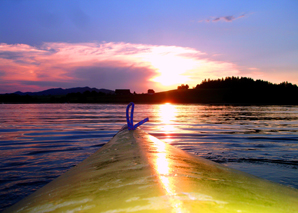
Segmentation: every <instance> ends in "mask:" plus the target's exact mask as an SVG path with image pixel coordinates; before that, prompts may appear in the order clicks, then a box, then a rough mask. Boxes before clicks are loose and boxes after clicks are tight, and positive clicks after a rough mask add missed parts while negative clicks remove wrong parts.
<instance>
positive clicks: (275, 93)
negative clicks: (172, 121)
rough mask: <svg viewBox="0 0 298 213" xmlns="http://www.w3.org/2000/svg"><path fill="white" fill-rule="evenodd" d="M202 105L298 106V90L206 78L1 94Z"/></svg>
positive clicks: (33, 99) (14, 99)
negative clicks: (126, 87)
mask: <svg viewBox="0 0 298 213" xmlns="http://www.w3.org/2000/svg"><path fill="white" fill-rule="evenodd" d="M128 102H135V103H148V104H150V103H152V104H154V103H156V104H159V103H166V102H170V103H202V104H293V105H296V104H298V87H297V85H295V84H291V83H288V82H282V83H280V84H273V83H270V82H268V81H263V80H253V79H251V78H246V77H241V78H240V77H227V78H223V79H216V80H210V79H208V80H207V79H206V80H204V81H202V82H201V83H200V84H198V85H197V86H196V87H194V88H192V89H190V88H189V86H188V85H181V86H179V87H178V89H176V90H170V91H165V92H158V93H153V94H152V93H151V94H147V93H146V94H145V93H143V94H136V93H128V94H117V93H104V92H100V91H99V92H97V91H85V92H83V93H80V92H76V93H69V94H66V95H28V94H27V95H20V94H17V93H12V94H2V95H0V103H128Z"/></svg>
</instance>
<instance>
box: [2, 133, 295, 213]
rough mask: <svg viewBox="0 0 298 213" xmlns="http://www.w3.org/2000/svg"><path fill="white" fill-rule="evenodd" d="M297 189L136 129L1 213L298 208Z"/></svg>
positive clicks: (221, 210)
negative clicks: (207, 157)
mask: <svg viewBox="0 0 298 213" xmlns="http://www.w3.org/2000/svg"><path fill="white" fill-rule="evenodd" d="M297 211H298V190H296V189H293V188H290V187H286V186H282V185H280V184H276V183H272V182H270V181H266V180H263V179H260V178H257V177H255V176H252V175H249V174H247V173H244V172H240V171H237V170H234V169H230V168H228V167H225V166H222V165H220V164H217V163H214V162H211V161H209V160H206V159H203V158H200V157H197V156H193V155H191V154H188V153H186V152H184V151H182V150H180V149H178V148H175V147H173V146H171V145H169V144H167V143H165V142H162V141H160V140H158V139H157V138H155V137H153V136H151V135H149V134H147V133H146V132H144V131H143V130H141V129H140V128H138V129H136V130H130V131H129V130H127V129H126V130H122V131H120V132H119V133H118V134H117V135H116V136H114V137H113V138H112V139H111V141H110V142H109V143H107V144H106V145H104V146H103V147H102V148H101V149H99V150H98V151H97V152H96V153H94V154H93V155H91V156H90V157H89V158H87V159H86V160H84V161H83V162H82V163H80V164H79V165H78V166H75V167H73V168H71V169H70V170H69V171H68V172H66V173H65V174H63V175H62V176H60V177H59V178H57V179H55V180H54V181H52V182H51V183H49V184H47V185H46V186H44V187H43V188H41V189H39V190H37V191H36V192H35V193H33V194H32V195H30V196H28V197H26V198H25V199H23V200H21V201H20V202H18V203H17V204H15V205H13V206H12V207H10V208H8V209H6V210H5V211H4V212H96V213H98V212H104V213H118V212H119V213H122V212H190V213H193V212H201V213H207V212H212V213H215V212H223V213H229V212H233V213H239V212H243V213H245V212H252V213H257V212H262V213H266V212H268V213H273V212H289V213H293V212H297Z"/></svg>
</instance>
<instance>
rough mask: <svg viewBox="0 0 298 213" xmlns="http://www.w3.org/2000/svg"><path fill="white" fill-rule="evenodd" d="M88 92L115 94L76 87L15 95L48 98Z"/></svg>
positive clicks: (108, 91)
mask: <svg viewBox="0 0 298 213" xmlns="http://www.w3.org/2000/svg"><path fill="white" fill-rule="evenodd" d="M86 91H89V92H93V91H95V92H102V93H105V94H114V93H115V92H114V91H113V90H108V89H97V88H90V87H75V88H69V89H62V88H54V89H48V90H44V91H40V92H20V91H17V92H15V93H13V94H16V95H21V96H24V95H29V96H47V95H54V96H55V95H67V94H70V93H84V92H86Z"/></svg>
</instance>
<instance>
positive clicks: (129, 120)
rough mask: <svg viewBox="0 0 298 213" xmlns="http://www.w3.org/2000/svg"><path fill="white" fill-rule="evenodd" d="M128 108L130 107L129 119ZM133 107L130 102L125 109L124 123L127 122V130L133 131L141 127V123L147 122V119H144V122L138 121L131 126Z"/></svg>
mask: <svg viewBox="0 0 298 213" xmlns="http://www.w3.org/2000/svg"><path fill="white" fill-rule="evenodd" d="M130 107H131V112H130V117H129V109H130ZM134 107H135V104H134V103H133V102H130V103H129V104H128V105H127V107H126V121H127V126H128V130H134V129H136V128H137V127H138V126H141V125H142V124H143V123H145V122H147V121H149V118H145V119H144V120H142V121H140V122H139V123H137V124H136V125H133V110H134Z"/></svg>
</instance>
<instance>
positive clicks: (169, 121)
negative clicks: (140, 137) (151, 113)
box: [159, 103, 177, 143]
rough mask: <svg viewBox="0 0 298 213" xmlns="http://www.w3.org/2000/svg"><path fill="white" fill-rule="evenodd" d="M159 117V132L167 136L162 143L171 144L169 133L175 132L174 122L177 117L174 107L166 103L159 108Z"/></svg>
mask: <svg viewBox="0 0 298 213" xmlns="http://www.w3.org/2000/svg"><path fill="white" fill-rule="evenodd" d="M159 107H160V109H159V116H160V120H161V125H160V127H161V131H163V132H164V133H166V134H167V138H166V139H164V141H166V142H168V143H171V142H172V139H171V136H170V134H169V133H171V132H175V131H176V130H177V128H176V127H175V124H174V120H175V118H176V116H177V108H176V106H174V105H172V104H170V103H166V104H163V105H160V106H159Z"/></svg>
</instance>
